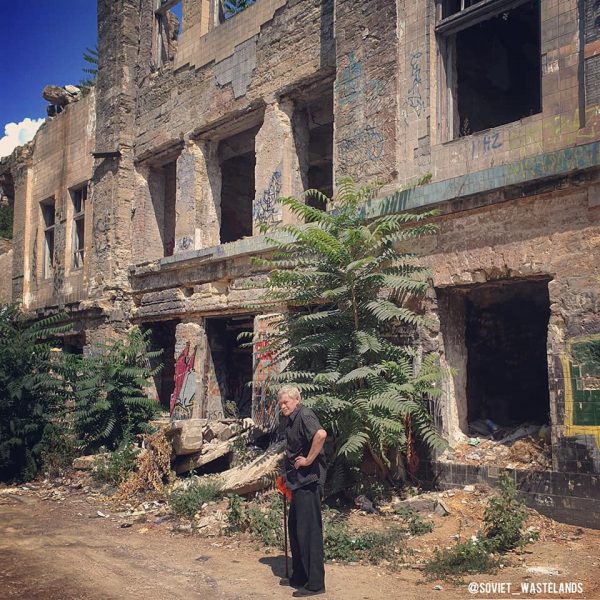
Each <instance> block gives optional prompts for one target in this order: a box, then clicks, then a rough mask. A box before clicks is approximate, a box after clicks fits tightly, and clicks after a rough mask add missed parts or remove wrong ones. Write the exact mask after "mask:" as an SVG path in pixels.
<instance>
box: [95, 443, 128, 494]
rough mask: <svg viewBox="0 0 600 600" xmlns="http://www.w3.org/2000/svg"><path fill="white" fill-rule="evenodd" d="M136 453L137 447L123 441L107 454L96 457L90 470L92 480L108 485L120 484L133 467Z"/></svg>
mask: <svg viewBox="0 0 600 600" xmlns="http://www.w3.org/2000/svg"><path fill="white" fill-rule="evenodd" d="M138 454H139V449H138V448H136V447H135V446H134V445H133V444H131V443H128V442H125V443H123V444H122V445H121V446H120V447H119V448H118V449H117V450H115V451H114V452H111V453H110V454H109V455H108V456H106V457H102V458H98V459H97V460H96V464H95V465H94V469H93V471H92V477H93V479H94V481H96V482H97V483H108V484H110V485H119V484H121V483H122V482H123V481H125V479H127V477H128V476H129V474H130V473H131V472H132V471H133V470H134V469H135V466H136V458H137V455H138Z"/></svg>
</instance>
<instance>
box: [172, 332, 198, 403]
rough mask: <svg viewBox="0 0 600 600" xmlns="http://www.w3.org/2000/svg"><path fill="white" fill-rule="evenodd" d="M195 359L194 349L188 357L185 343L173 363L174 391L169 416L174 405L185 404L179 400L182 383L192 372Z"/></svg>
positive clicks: (187, 348) (188, 345)
mask: <svg viewBox="0 0 600 600" xmlns="http://www.w3.org/2000/svg"><path fill="white" fill-rule="evenodd" d="M195 358H196V348H194V351H193V352H192V354H191V355H190V343H189V342H187V343H186V344H185V348H184V349H183V350H182V352H181V354H180V355H179V357H178V358H177V360H176V361H175V389H174V390H173V393H172V394H171V402H170V407H171V414H172V413H173V410H174V409H175V405H176V404H178V403H180V404H185V402H181V400H183V399H181V398H180V395H181V390H182V389H183V387H184V383H185V380H186V378H187V376H188V374H190V373H192V372H193V371H194V360H195Z"/></svg>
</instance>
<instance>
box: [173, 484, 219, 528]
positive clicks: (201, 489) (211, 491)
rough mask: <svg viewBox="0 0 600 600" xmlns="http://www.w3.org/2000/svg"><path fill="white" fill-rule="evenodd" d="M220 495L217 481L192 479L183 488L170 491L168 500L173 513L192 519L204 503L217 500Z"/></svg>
mask: <svg viewBox="0 0 600 600" xmlns="http://www.w3.org/2000/svg"><path fill="white" fill-rule="evenodd" d="M220 497H221V488H220V486H219V484H218V483H216V482H214V481H207V482H200V481H198V480H192V481H190V483H189V485H187V486H186V487H185V488H183V489H179V490H174V491H173V492H171V493H170V494H169V497H168V500H169V506H170V507H171V510H172V511H173V514H175V515H177V516H178V517H186V518H187V519H189V520H190V521H193V519H194V517H195V515H196V513H197V512H198V511H199V510H201V509H202V506H203V505H204V504H205V503H207V502H212V501H214V500H218V499H219V498H220Z"/></svg>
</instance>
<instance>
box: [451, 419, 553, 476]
mask: <svg viewBox="0 0 600 600" xmlns="http://www.w3.org/2000/svg"><path fill="white" fill-rule="evenodd" d="M480 421H481V423H483V424H484V425H485V422H484V421H482V420H480ZM476 423H477V422H476ZM481 423H480V424H481ZM471 425H472V423H470V424H469V426H470V427H471ZM480 435H481V437H477V438H469V439H467V440H465V441H464V442H462V443H460V444H458V445H456V446H455V447H454V448H453V449H449V450H446V451H445V452H443V453H442V454H441V456H440V460H441V461H442V462H459V463H467V464H473V465H487V466H495V467H499V468H518V469H535V470H548V469H550V468H551V467H552V459H551V446H550V427H548V426H547V425H543V426H541V427H540V426H539V425H530V424H522V425H519V426H518V427H515V428H513V429H512V430H510V431H507V430H506V429H497V430H496V431H495V432H494V433H492V432H490V431H488V433H487V434H486V435H485V436H484V434H483V433H481V434H480ZM499 435H501V437H500V438H499V439H493V438H494V437H496V438H498V436H499ZM474 440H477V443H475V441H474ZM473 446H477V451H476V452H474V451H473Z"/></svg>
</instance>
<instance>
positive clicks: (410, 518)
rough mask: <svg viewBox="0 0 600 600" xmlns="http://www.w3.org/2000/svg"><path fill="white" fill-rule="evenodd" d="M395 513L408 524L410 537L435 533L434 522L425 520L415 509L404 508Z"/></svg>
mask: <svg viewBox="0 0 600 600" xmlns="http://www.w3.org/2000/svg"><path fill="white" fill-rule="evenodd" d="M395 512H396V514H397V515H398V516H399V517H400V518H401V519H402V520H403V521H404V523H405V524H406V527H407V528H408V532H409V533H410V535H425V534H426V533H430V532H432V531H433V522H432V521H427V520H425V519H423V517H421V515H420V514H419V513H418V512H417V511H416V510H415V509H414V508H409V507H403V508H401V509H399V510H396V511H395Z"/></svg>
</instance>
